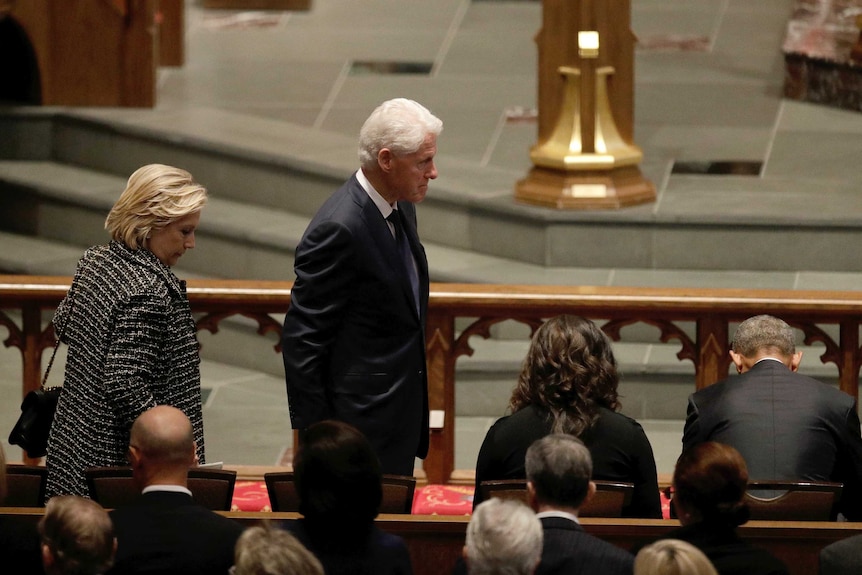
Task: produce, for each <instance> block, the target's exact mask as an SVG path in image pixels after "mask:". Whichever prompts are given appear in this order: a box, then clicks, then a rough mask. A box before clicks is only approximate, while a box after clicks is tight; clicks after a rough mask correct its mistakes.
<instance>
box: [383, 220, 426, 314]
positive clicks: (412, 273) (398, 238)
mask: <svg viewBox="0 0 862 575" xmlns="http://www.w3.org/2000/svg"><path fill="white" fill-rule="evenodd" d="M400 214H401V212H400V211H399V210H392V213H391V214H389V217H388V218H386V220H387V221H388V222H390V223H391V224H392V225H393V226H394V227H395V246H396V247H397V248H398V255H400V256H401V261H402V263H403V264H404V271H405V272H406V273H407V277H408V278H409V280H410V287H411V289H412V290H413V302H414V303H415V304H416V310H417V311H419V274H418V273H417V271H416V262H415V261H414V259H413V252H411V251H410V242H409V241H408V240H407V234H405V233H404V223H403V222H402V221H401V215H400Z"/></svg>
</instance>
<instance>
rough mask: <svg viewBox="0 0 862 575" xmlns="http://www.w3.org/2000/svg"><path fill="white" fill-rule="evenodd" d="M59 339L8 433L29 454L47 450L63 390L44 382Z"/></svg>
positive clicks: (13, 442)
mask: <svg viewBox="0 0 862 575" xmlns="http://www.w3.org/2000/svg"><path fill="white" fill-rule="evenodd" d="M76 277H77V276H76ZM74 303H75V300H74V299H72V300H71V306H72V307H70V309H69V314H70V315H71V313H72V309H74ZM68 324H69V322H68V321H67V322H66V324H64V326H63V331H64V332H65V331H66V325H68ZM62 338H63V334H62V333H60V335H59V336H58V337H57V341H56V342H55V343H54V352H53V353H52V354H51V361H49V362H48V368H47V369H46V370H45V375H44V376H42V385H41V386H40V387H39V389H35V390H33V391H31V392H30V393H28V394H27V395H25V396H24V401H22V402H21V415H20V416H19V417H18V421H16V422H15V427H13V428H12V433H10V434H9V443H10V444H11V445H19V446H21V447H22V448H24V451H26V452H27V456H28V457H34V458H35V457H43V456H45V455H46V454H47V453H48V434H50V433H51V424H52V423H54V412H56V411H57V402H58V401H59V400H60V392H62V391H63V388H62V387H45V382H46V381H48V374H49V373H51V367H52V366H53V365H54V358H55V357H56V356H57V348H58V347H60V340H61V339H62Z"/></svg>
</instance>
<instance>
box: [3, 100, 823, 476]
mask: <svg viewBox="0 0 862 575" xmlns="http://www.w3.org/2000/svg"><path fill="white" fill-rule="evenodd" d="M196 113H204V112H196ZM105 115H110V112H106V111H102V112H99V113H96V112H78V113H76V114H74V115H70V116H61V117H55V116H53V115H51V114H50V113H47V112H42V113H35V114H33V113H30V114H25V115H24V116H26V117H17V116H15V115H12V116H3V115H2V114H0V131H4V133H6V134H11V135H12V136H13V137H12V138H4V139H0V206H2V209H0V242H2V245H3V247H4V249H2V250H0V272H5V273H27V274H45V275H71V274H72V273H73V272H74V266H75V262H76V261H77V260H78V258H79V257H80V255H81V253H82V252H83V250H84V249H85V248H86V247H87V246H89V245H93V244H97V243H104V242H105V241H106V240H107V235H106V233H105V231H104V218H105V215H106V214H107V211H108V210H109V208H110V207H111V205H112V204H113V202H114V201H115V200H116V198H117V197H118V196H119V194H120V192H121V191H122V190H123V188H124V187H125V182H126V179H127V177H128V175H129V174H130V173H131V172H132V171H134V170H135V169H136V168H137V167H139V166H140V165H143V164H145V163H151V162H163V163H170V164H175V165H180V166H183V167H184V168H187V169H189V171H191V172H192V173H193V174H194V175H195V176H196V177H197V178H198V179H199V180H200V181H201V182H203V183H204V184H205V185H206V186H207V187H208V189H209V190H210V201H209V203H208V206H207V207H206V209H205V212H204V216H203V218H202V220H201V226H200V229H199V231H198V234H197V247H196V248H195V249H194V250H192V251H191V252H189V253H188V254H186V255H185V256H184V257H183V259H182V260H181V262H180V264H179V267H178V270H177V271H178V273H179V275H181V276H182V277H219V278H243V279H262V280H271V279H274V280H292V279H293V272H292V266H293V251H294V248H295V246H296V244H297V243H298V241H299V239H300V237H301V235H302V233H303V231H304V229H305V226H306V225H307V223H308V221H309V219H310V217H311V215H312V214H313V212H314V210H315V209H316V207H317V206H318V205H319V204H320V203H321V202H322V201H323V199H324V198H325V197H327V196H328V195H329V194H330V193H331V192H332V191H333V190H334V189H335V188H336V187H337V186H338V185H340V184H341V182H342V181H343V180H344V178H345V177H347V175H349V174H350V172H351V171H352V170H353V169H355V164H356V160H355V156H354V154H355V152H354V147H355V144H354V142H353V141H352V139H348V138H342V137H339V136H333V135H325V136H321V135H320V134H319V133H316V132H315V133H310V131H307V130H306V131H303V130H302V129H298V128H297V129H296V132H295V133H290V134H278V137H279V138H280V139H281V140H280V141H282V142H284V141H285V140H287V142H288V143H289V144H290V145H291V146H292V148H291V153H290V154H274V153H273V152H272V150H270V149H268V148H267V146H269V145H272V139H271V138H268V137H264V136H271V137H274V136H273V135H272V134H269V133H268V132H267V131H268V130H272V129H273V128H271V126H270V124H267V125H266V126H264V125H257V124H255V123H254V122H252V121H248V122H243V121H242V120H243V119H242V118H239V117H236V115H230V114H222V113H219V114H215V113H214V114H213V117H212V121H213V122H216V123H218V124H217V126H218V130H216V128H213V129H214V130H215V131H219V130H220V131H224V130H229V131H231V132H232V133H231V139H230V140H231V143H226V141H225V139H219V138H217V137H215V136H213V134H212V133H207V134H200V133H194V131H190V132H188V133H187V132H183V128H184V122H183V118H181V117H176V118H172V119H171V118H161V120H159V121H161V122H164V123H165V125H164V126H159V127H158V128H159V129H156V128H154V127H153V126H152V125H146V126H143V125H141V126H139V125H136V123H135V122H134V120H129V119H128V117H127V116H125V117H124V119H123V121H122V122H119V123H117V124H114V123H111V122H108V121H106V120H105ZM170 120H173V123H171V122H170ZM147 122H152V118H151V117H149V116H148V117H147ZM200 125H201V123H200V122H198V123H195V124H194V126H197V127H198V129H200V128H199V126H200ZM12 142H14V145H13V144H12ZM321 150H325V151H326V157H327V158H329V159H330V161H329V163H327V164H322V163H320V162H318V161H317V160H316V159H315V158H317V157H318V156H319V155H320V151H321ZM441 161H442V160H441ZM466 170H467V167H465V166H459V165H458V164H457V163H451V164H450V174H451V175H450V176H449V177H448V181H446V182H440V183H441V184H443V185H441V186H440V189H439V190H437V189H435V198H431V197H429V200H426V202H424V203H423V204H422V206H421V211H420V234H421V235H422V237H423V243H424V244H425V246H426V251H427V253H428V259H429V265H430V268H431V269H430V272H431V277H432V281H457V282H487V283H546V284H599V285H602V284H604V283H606V282H607V281H608V280H607V277H608V274H607V271H608V270H601V269H598V268H595V267H586V266H585V267H555V266H548V265H544V263H543V261H544V259H546V256H540V255H538V254H539V253H540V252H542V250H544V249H545V247H537V246H538V245H539V244H543V243H544V244H546V243H548V241H549V240H548V236H547V235H546V232H543V231H542V230H547V229H550V228H553V227H554V224H555V223H558V222H555V221H553V220H555V218H556V219H562V220H570V221H569V223H572V221H574V222H576V223H577V222H578V221H579V219H580V220H581V221H580V223H581V224H583V225H584V226H585V227H586V228H587V229H588V230H590V229H593V227H594V226H595V225H597V224H596V222H594V221H592V222H591V221H588V220H590V216H584V215H563V216H558V215H553V216H550V215H548V214H547V213H545V212H541V213H540V212H538V211H536V210H535V209H532V208H524V209H515V208H514V207H512V206H508V207H507V205H506V202H499V203H498V205H497V206H496V207H495V208H494V211H489V209H488V208H487V207H482V208H478V209H477V208H476V203H477V202H481V201H482V200H481V199H480V197H481V196H482V195H484V196H485V197H484V199H486V200H487V199H488V198H490V199H492V200H493V199H494V198H495V197H502V194H503V192H500V191H499V190H501V189H503V188H502V186H503V182H507V183H506V184H505V186H506V189H505V194H507V195H508V194H509V193H510V192H509V190H508V187H509V185H510V184H509V183H508V182H511V181H512V180H511V178H512V174H506V173H500V172H494V171H493V170H491V171H486V172H484V173H481V174H479V175H478V177H473V178H467V177H466V174H467V173H466ZM441 180H442V178H441ZM468 181H469V183H468ZM483 186H486V188H485V190H484V191H483V190H482V189H480V188H482V187H483ZM453 190H467V191H468V192H469V193H465V194H464V196H465V197H456V196H457V193H456V192H455V191H453ZM471 193H472V194H473V195H472V196H471V195H470V194H471ZM477 210H478V212H479V213H480V215H479V216H477ZM525 213H526V214H527V215H529V216H531V217H533V218H534V219H533V220H532V221H528V220H527V219H525V218H526V216H525ZM635 215H636V214H635ZM626 218H629V220H631V219H632V218H635V216H632V215H631V214H629V215H619V214H616V215H611V216H610V222H613V221H614V220H616V221H617V223H620V222H622V223H623V224H625V225H630V224H632V223H633V222H632V221H628V222H626V221H625V220H626ZM494 221H496V222H497V223H499V224H500V225H499V226H497V227H494V226H492V225H491V223H492V222H494ZM607 225H613V224H612V223H607ZM576 227H577V226H576ZM575 233H580V232H575ZM589 233H590V232H589V231H588V232H587V234H588V235H589ZM591 241H592V242H593V244H594V245H592V247H593V248H595V247H596V245H597V244H598V243H601V240H591ZM493 244H498V245H497V246H493ZM506 245H508V246H509V248H513V251H512V252H511V253H513V254H514V255H512V257H500V256H499V255H496V252H498V251H501V250H502V248H503V247H505V246H506ZM564 245H570V244H564ZM575 245H579V247H581V244H575ZM489 246H493V249H488V247H489ZM513 246H514V247H513ZM476 247H480V248H485V249H474V248H476ZM609 249H610V250H611V251H614V249H616V248H615V247H614V246H610V248H609ZM597 261H602V262H609V264H608V265H610V262H613V261H614V256H613V254H610V255H608V256H607V257H604V256H603V257H600V258H598V260H597ZM617 263H619V262H617ZM657 272H658V273H660V271H659V270H645V271H644V273H645V274H646V276H647V277H648V280H649V281H655V280H656V278H660V275H656V274H657ZM628 273H629V277H635V276H634V275H633V274H636V273H637V272H636V271H633V270H628ZM734 274H735V275H734V276H733V281H737V282H741V283H743V284H745V283H747V282H748V278H747V277H746V276H745V275H744V274H740V273H739V272H734ZM712 277H714V276H712ZM751 277H752V278H754V277H756V276H754V275H752V276H751ZM641 281H643V280H641ZM755 281H756V280H755ZM634 284H635V285H637V284H638V281H637V280H635V281H634ZM713 285H714V284H713ZM719 285H721V284H720V283H719ZM754 285H757V284H754ZM278 319H280V318H278ZM255 327H256V326H254V325H251V323H250V322H246V321H245V320H242V319H238V320H235V321H231V322H228V323H226V324H223V325H222V329H221V330H220V332H219V334H218V336H210V335H209V334H207V333H202V334H201V335H200V338H201V342H202V346H203V347H202V356H203V357H204V359H205V360H207V361H211V362H218V364H219V365H229V366H235V367H237V368H241V369H247V370H253V371H255V372H258V373H262V374H266V375H268V376H270V377H272V378H275V379H276V380H278V379H279V378H281V377H282V373H283V372H282V366H281V358H280V357H279V356H278V355H277V354H275V353H269V352H263V353H261V350H267V349H269V350H271V349H272V348H271V345H269V344H268V343H262V342H261V341H260V336H258V335H257V334H256V333H255ZM270 337H271V338H272V342H271V343H272V344H274V343H275V341H274V336H270ZM474 339H475V340H476V341H472V342H471V343H472V345H473V347H474V348H475V350H476V353H475V354H474V355H473V356H471V357H463V358H461V359H459V361H458V365H457V373H456V393H457V397H456V404H457V413H456V416H457V418H456V429H457V436H458V441H459V449H458V455H457V458H458V459H457V460H456V467H457V468H464V469H469V468H471V467H472V465H473V464H474V462H475V453H476V452H477V451H478V446H479V444H480V443H481V440H482V438H483V437H484V434H485V431H486V430H487V427H488V426H489V425H490V424H491V423H492V422H493V421H494V419H496V418H497V417H499V416H500V415H502V414H503V413H504V412H505V409H506V404H507V401H508V396H509V394H510V391H511V388H512V386H513V385H514V382H515V380H516V377H517V373H518V370H519V367H520V363H521V361H522V359H523V357H524V354H525V352H526V349H527V345H528V341H527V340H528V333H527V332H525V330H524V328H523V326H507V325H504V326H500V327H498V328H496V329H495V331H494V337H493V338H492V339H490V340H481V339H479V338H474ZM615 351H616V354H617V357H618V360H619V362H620V368H621V372H622V374H623V378H622V383H621V388H620V391H621V395H622V404H623V411H624V413H626V414H628V415H630V416H632V417H635V418H636V419H638V420H639V421H641V422H642V423H643V424H644V427H645V429H646V430H647V433H648V435H650V438H651V440H652V442H653V445H654V448H655V450H656V457H657V460H658V461H659V467H660V471H663V472H667V471H668V470H669V469H672V467H673V462H674V460H675V458H676V455H677V454H678V446H679V437H680V433H681V429H682V418H683V417H684V414H685V402H686V397H687V395H688V394H689V393H690V392H691V391H692V389H693V377H694V369H693V366H692V365H691V364H690V362H680V361H679V360H678V359H677V358H676V357H675V354H676V352H677V351H679V350H678V346H676V345H674V344H662V343H659V342H658V337H657V333H654V332H652V331H650V329H649V328H646V329H643V328H641V329H639V328H636V327H633V328H627V329H626V330H625V334H624V337H623V341H621V342H618V343H617V344H616V345H615ZM812 354H813V355H816V354H817V351H816V350H813V351H811V352H809V355H812ZM815 363H816V360H811V359H809V360H808V362H807V363H806V367H808V368H809V371H808V372H809V373H812V375H816V376H820V377H822V379H826V380H828V379H830V378H834V374H833V373H832V372H831V371H830V369H829V368H828V367H821V366H818V365H815ZM218 371H219V370H218V369H212V370H209V371H208V373H216V372H218ZM205 385H208V383H207V382H206V381H205ZM278 417H281V418H282V419H283V417H284V414H283V413H280V414H279V415H278ZM273 425H275V424H273Z"/></svg>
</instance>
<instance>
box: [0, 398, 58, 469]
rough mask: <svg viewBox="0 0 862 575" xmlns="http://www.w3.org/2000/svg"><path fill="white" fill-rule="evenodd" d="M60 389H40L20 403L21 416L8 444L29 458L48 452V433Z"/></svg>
mask: <svg viewBox="0 0 862 575" xmlns="http://www.w3.org/2000/svg"><path fill="white" fill-rule="evenodd" d="M61 391H63V388H62V387H42V388H40V389H36V390H33V391H31V392H30V393H28V394H27V395H25V396H24V401H22V402H21V416H20V417H18V421H17V422H16V423H15V427H14V428H12V433H10V434H9V443H11V444H12V445H20V446H21V447H23V448H24V451H26V452H27V455H28V456H29V457H42V456H44V455H45V454H46V453H47V452H48V433H49V432H50V431H51V423H52V422H53V421H54V412H55V411H56V410H57V401H58V400H59V399H60V392H61Z"/></svg>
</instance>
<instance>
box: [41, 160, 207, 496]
mask: <svg viewBox="0 0 862 575" xmlns="http://www.w3.org/2000/svg"><path fill="white" fill-rule="evenodd" d="M206 200H207V193H206V189H205V188H204V187H203V186H201V185H200V184H198V183H197V182H195V181H194V179H193V178H192V176H191V174H189V173H188V172H186V171H185V170H182V169H179V168H174V167H172V166H165V165H162V164H150V165H147V166H144V167H142V168H140V169H138V170H137V171H135V173H133V174H132V176H131V177H130V178H129V180H128V184H127V185H126V189H125V191H124V192H123V193H122V195H121V196H120V198H119V199H118V200H117V202H116V203H115V204H114V206H113V208H112V209H111V211H110V213H109V214H108V217H107V219H106V220H105V228H106V229H107V230H108V232H109V233H110V235H111V241H110V242H109V243H108V244H105V245H99V246H95V247H92V248H90V249H88V250H87V251H86V253H84V256H83V257H82V258H81V260H80V261H79V262H78V266H77V270H76V272H75V278H74V280H73V281H72V287H71V288H70V290H69V293H68V294H67V295H66V297H65V298H64V299H63V301H62V302H61V303H60V305H59V306H58V307H57V311H56V312H55V314H54V320H53V321H54V331H55V333H56V334H57V336H58V339H59V340H60V341H61V342H62V343H66V344H68V346H69V349H68V355H67V360H66V373H65V378H64V382H63V392H62V394H61V396H60V401H59V403H58V405H57V412H56V415H55V417H54V422H53V425H52V426H51V433H50V436H49V438H48V456H47V462H46V464H47V467H48V484H47V489H46V492H47V493H46V498H47V499H50V498H51V497H53V496H55V495H79V496H83V497H88V496H89V493H88V490H87V484H86V481H85V478H84V470H85V469H87V468H88V467H97V466H117V465H126V464H127V462H126V449H127V448H128V445H129V429H130V428H131V425H132V423H133V422H134V421H135V419H136V418H137V417H138V415H140V414H141V413H142V412H143V411H145V410H147V409H149V408H151V407H153V406H155V405H160V404H164V405H171V406H174V407H177V408H179V409H181V410H182V411H183V412H185V414H186V415H187V416H188V418H189V419H190V420H191V422H192V426H193V428H194V435H195V441H196V443H197V457H198V460H199V462H200V463H204V433H203V415H202V406H201V390H200V357H199V355H198V341H197V336H196V328H195V322H194V319H193V318H192V314H191V310H190V308H189V302H188V298H187V297H186V287H185V282H183V281H181V280H180V279H178V278H177V276H176V275H174V272H173V271H172V270H171V267H172V266H174V265H175V264H176V263H177V261H178V260H179V258H180V257H181V256H182V255H183V254H184V253H185V251H186V250H189V249H192V248H194V247H195V230H196V229H197V227H198V224H199V222H200V217H201V210H202V209H203V206H204V204H205V203H206Z"/></svg>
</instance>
